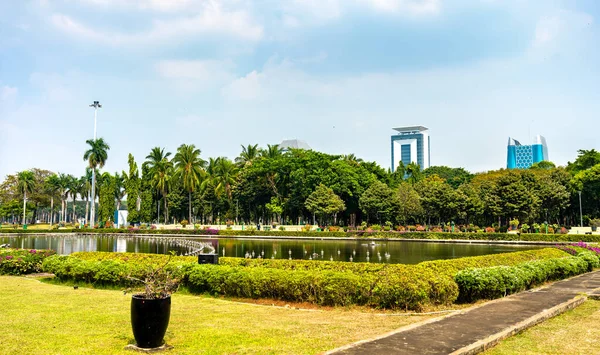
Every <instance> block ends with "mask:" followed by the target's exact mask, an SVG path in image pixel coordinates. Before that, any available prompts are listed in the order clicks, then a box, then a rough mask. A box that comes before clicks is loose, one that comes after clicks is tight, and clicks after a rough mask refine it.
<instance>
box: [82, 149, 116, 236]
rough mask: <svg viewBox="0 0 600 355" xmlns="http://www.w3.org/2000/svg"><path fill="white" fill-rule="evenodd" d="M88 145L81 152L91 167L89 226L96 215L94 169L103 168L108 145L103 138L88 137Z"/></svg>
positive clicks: (92, 224)
mask: <svg viewBox="0 0 600 355" xmlns="http://www.w3.org/2000/svg"><path fill="white" fill-rule="evenodd" d="M85 142H86V143H87V144H88V145H89V146H90V147H89V149H88V150H86V151H85V153H84V154H83V160H87V162H88V166H89V167H90V169H92V208H91V211H90V226H92V228H93V226H94V218H95V217H96V202H95V201H96V169H97V168H103V167H104V164H105V163H106V160H107V159H108V151H109V150H110V146H109V145H108V143H106V142H105V141H104V139H103V138H98V139H96V140H94V139H88V140H87V141H85Z"/></svg>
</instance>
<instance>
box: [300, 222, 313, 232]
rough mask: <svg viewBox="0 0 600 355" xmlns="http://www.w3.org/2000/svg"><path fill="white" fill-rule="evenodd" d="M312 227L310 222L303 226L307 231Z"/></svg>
mask: <svg viewBox="0 0 600 355" xmlns="http://www.w3.org/2000/svg"><path fill="white" fill-rule="evenodd" d="M311 229H312V226H311V225H310V224H307V225H305V226H304V227H302V230H303V231H305V232H308V231H310V230H311Z"/></svg>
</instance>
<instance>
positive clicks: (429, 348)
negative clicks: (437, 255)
mask: <svg viewBox="0 0 600 355" xmlns="http://www.w3.org/2000/svg"><path fill="white" fill-rule="evenodd" d="M597 288H600V271H596V272H591V273H587V274H584V275H580V276H577V277H573V278H571V279H568V280H563V281H558V282H556V283H554V284H552V285H550V286H548V287H545V288H541V289H535V290H532V291H525V292H521V293H518V294H515V295H512V296H509V297H505V298H502V299H500V300H496V301H492V302H489V303H486V304H484V305H482V306H479V307H474V308H471V309H469V310H466V311H464V312H460V313H457V314H454V315H451V316H448V317H445V318H441V319H440V320H438V321H433V322H429V323H426V324H422V325H420V326H416V327H414V326H413V327H410V326H409V327H408V328H405V329H399V330H398V331H397V332H395V333H393V334H391V335H387V336H385V337H382V338H379V339H375V340H371V341H366V342H359V343H356V344H351V345H349V346H346V347H343V348H339V349H334V350H332V351H330V352H327V354H339V355H341V354H369V355H375V354H411V355H412V354H415V355H416V354H427V355H433V354H476V353H478V352H481V351H483V350H485V349H488V348H490V347H492V346H494V345H495V344H496V343H498V342H499V341H500V340H502V339H505V338H507V337H509V336H511V335H513V334H515V333H518V332H519V331H522V330H524V329H527V328H529V327H531V326H532V325H535V324H537V323H539V322H542V321H544V320H546V319H548V318H551V317H553V316H555V315H557V314H560V313H562V312H564V311H565V310H567V309H571V308H574V307H576V306H578V305H579V304H581V303H583V301H585V297H581V294H582V293H585V294H588V293H593V291H594V290H595V289H597Z"/></svg>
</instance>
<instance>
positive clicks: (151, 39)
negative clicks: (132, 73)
mask: <svg viewBox="0 0 600 355" xmlns="http://www.w3.org/2000/svg"><path fill="white" fill-rule="evenodd" d="M50 21H51V23H52V24H53V25H54V26H55V27H56V28H58V29H59V30H61V31H63V32H65V33H67V34H70V35H73V36H75V37H80V38H83V39H91V40H93V41H98V42H104V43H107V44H113V45H135V44H150V43H151V44H156V43H157V42H165V41H168V40H176V39H180V38H182V37H188V38H189V37H195V36H203V35H208V34H224V35H228V36H232V37H237V38H241V39H244V40H249V41H258V40H260V39H261V38H262V37H263V27H262V26H261V25H259V24H257V23H255V22H254V20H253V19H252V17H251V16H250V14H249V13H248V12H246V11H244V10H236V11H228V10H225V9H223V8H222V7H221V6H219V5H218V4H216V3H214V2H210V3H207V4H205V5H204V6H203V7H202V11H201V12H200V13H197V14H194V15H190V16H178V17H176V18H172V19H168V20H155V21H153V23H152V26H151V27H150V29H149V30H147V31H145V32H138V33H133V34H129V33H121V32H109V31H105V30H98V29H94V28H91V27H88V26H87V25H85V24H83V23H81V22H79V21H77V20H74V19H72V18H71V17H69V16H67V15H64V14H60V13H56V14H54V15H52V16H51V18H50Z"/></svg>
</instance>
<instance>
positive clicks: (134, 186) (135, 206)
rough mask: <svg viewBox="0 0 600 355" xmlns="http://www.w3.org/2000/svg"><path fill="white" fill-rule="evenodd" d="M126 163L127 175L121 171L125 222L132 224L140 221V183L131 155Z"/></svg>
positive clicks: (135, 164)
mask: <svg viewBox="0 0 600 355" xmlns="http://www.w3.org/2000/svg"><path fill="white" fill-rule="evenodd" d="M127 163H128V165H129V173H126V172H125V171H123V173H122V174H121V175H122V176H123V178H124V180H125V193H126V195H127V222H129V223H132V222H139V221H140V203H141V196H140V188H141V181H140V173H139V171H138V165H137V163H136V162H135V159H134V157H133V155H132V154H131V153H129V155H128V157H127Z"/></svg>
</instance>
